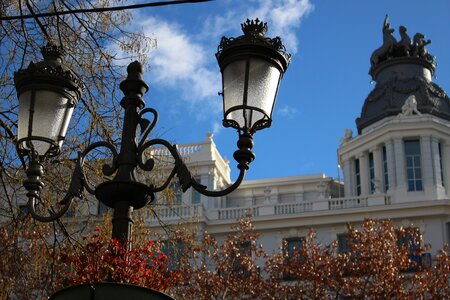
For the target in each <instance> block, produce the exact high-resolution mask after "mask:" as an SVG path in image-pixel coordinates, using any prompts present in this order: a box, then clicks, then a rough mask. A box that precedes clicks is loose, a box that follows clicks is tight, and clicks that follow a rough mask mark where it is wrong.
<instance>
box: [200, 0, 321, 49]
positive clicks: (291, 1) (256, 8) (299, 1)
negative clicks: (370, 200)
mask: <svg viewBox="0 0 450 300" xmlns="http://www.w3.org/2000/svg"><path fill="white" fill-rule="evenodd" d="M233 5H234V7H232V6H231V5H230V9H229V10H228V11H227V12H226V13H225V14H223V15H220V16H210V17H209V18H207V19H206V21H205V24H206V26H205V27H204V32H203V35H205V36H206V37H208V38H210V37H216V38H217V37H218V36H221V35H223V34H224V33H225V32H228V31H236V30H237V29H239V27H238V26H237V24H240V23H242V22H244V21H245V20H246V19H247V18H249V19H256V18H259V19H260V20H262V21H264V22H267V23H268V26H269V32H268V36H270V37H273V36H280V37H281V38H282V40H283V43H284V45H285V46H286V48H287V49H288V51H289V52H291V53H296V52H297V50H298V39H297V35H296V32H295V30H296V29H297V28H298V27H299V26H300V23H301V21H302V18H303V17H305V16H307V15H308V14H309V13H310V12H312V11H313V10H314V6H313V5H312V4H311V3H310V2H309V0H257V1H242V2H241V3H240V4H236V3H233Z"/></svg>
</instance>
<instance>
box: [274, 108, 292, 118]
mask: <svg viewBox="0 0 450 300" xmlns="http://www.w3.org/2000/svg"><path fill="white" fill-rule="evenodd" d="M276 113H277V114H279V115H280V116H282V117H284V118H287V119H291V118H293V117H294V115H295V114H297V109H295V108H294V107H290V106H288V105H283V106H282V107H280V108H279V109H277V110H276Z"/></svg>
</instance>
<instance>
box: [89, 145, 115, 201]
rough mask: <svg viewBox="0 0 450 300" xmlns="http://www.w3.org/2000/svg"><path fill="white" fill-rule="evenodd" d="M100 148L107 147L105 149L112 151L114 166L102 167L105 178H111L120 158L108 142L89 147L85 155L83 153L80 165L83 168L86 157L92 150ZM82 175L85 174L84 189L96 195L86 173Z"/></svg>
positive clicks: (106, 165)
mask: <svg viewBox="0 0 450 300" xmlns="http://www.w3.org/2000/svg"><path fill="white" fill-rule="evenodd" d="M99 147H105V148H108V149H109V150H110V151H111V153H112V164H111V165H109V164H104V165H103V167H102V172H103V174H104V175H105V176H111V175H112V174H114V172H115V171H116V170H117V157H118V154H117V150H116V148H115V147H114V146H113V145H112V144H110V143H108V142H96V143H93V144H91V145H89V146H88V147H87V148H86V149H85V150H84V151H83V153H81V158H80V159H81V163H80V166H81V167H83V165H84V159H85V157H86V155H87V154H88V153H89V152H91V151H92V150H94V149H96V148H99ZM82 173H83V179H84V187H85V188H86V190H87V191H88V192H89V193H90V194H92V195H95V188H94V187H92V186H91V185H90V184H89V181H88V180H87V178H86V175H85V173H84V172H82Z"/></svg>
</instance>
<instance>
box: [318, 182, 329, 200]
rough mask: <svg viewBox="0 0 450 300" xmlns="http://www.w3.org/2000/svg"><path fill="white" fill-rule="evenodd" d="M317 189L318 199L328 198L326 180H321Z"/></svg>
mask: <svg viewBox="0 0 450 300" xmlns="http://www.w3.org/2000/svg"><path fill="white" fill-rule="evenodd" d="M317 189H318V191H319V199H321V200H323V199H327V198H329V185H328V183H327V182H325V181H321V182H320V183H319V184H318V185H317Z"/></svg>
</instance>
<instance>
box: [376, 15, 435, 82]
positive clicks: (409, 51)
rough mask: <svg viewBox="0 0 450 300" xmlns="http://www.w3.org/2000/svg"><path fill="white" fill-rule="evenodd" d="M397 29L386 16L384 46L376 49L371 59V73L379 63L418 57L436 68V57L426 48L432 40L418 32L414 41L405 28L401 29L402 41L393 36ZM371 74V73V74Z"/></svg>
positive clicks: (401, 27)
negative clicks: (400, 58)
mask: <svg viewBox="0 0 450 300" xmlns="http://www.w3.org/2000/svg"><path fill="white" fill-rule="evenodd" d="M394 31H395V29H393V28H391V25H390V24H389V16H388V15H386V18H385V19H384V23H383V29H382V32H383V45H381V47H379V48H378V49H376V50H375V51H374V52H373V53H372V56H371V57H370V64H371V71H372V69H373V68H374V67H375V66H377V65H378V64H379V63H382V62H384V61H387V60H390V59H392V58H397V57H417V58H421V59H424V60H426V61H427V62H429V63H430V64H432V65H433V67H435V65H436V64H435V57H434V56H433V55H431V54H430V53H429V52H428V50H427V49H426V48H425V46H426V45H428V44H430V43H431V40H425V36H424V35H423V34H422V33H420V32H418V33H416V34H415V35H414V37H413V39H412V40H411V38H410V37H409V35H408V33H407V28H406V27H405V26H400V27H399V33H400V41H397V39H396V38H395V37H394V36H393V33H394ZM370 73H371V72H370Z"/></svg>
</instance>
